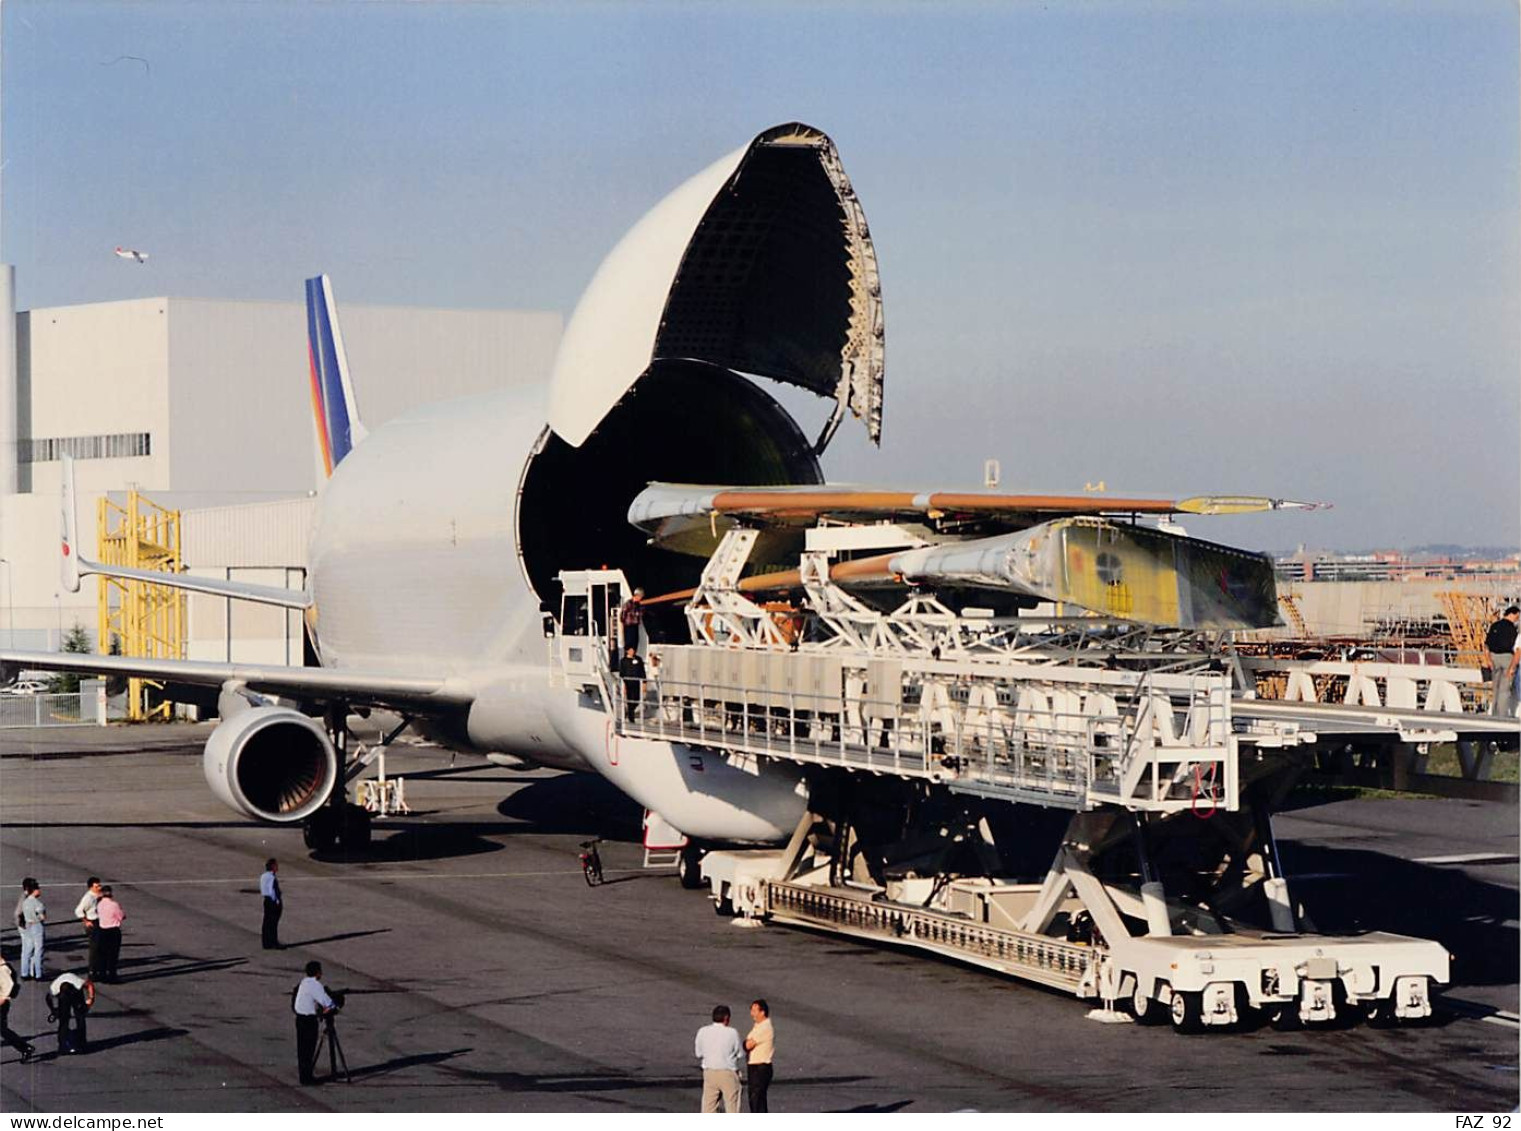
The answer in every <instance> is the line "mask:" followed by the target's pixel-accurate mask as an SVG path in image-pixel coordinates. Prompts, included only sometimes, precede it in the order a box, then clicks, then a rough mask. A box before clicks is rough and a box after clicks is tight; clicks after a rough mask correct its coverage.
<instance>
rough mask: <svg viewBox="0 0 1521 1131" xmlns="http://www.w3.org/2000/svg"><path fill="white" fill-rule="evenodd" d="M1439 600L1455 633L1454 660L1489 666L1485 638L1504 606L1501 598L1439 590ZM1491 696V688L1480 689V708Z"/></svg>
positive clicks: (1450, 627) (1458, 662) (1459, 662)
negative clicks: (1440, 591) (1441, 591)
mask: <svg viewBox="0 0 1521 1131" xmlns="http://www.w3.org/2000/svg"><path fill="white" fill-rule="evenodd" d="M1437 600H1439V601H1441V602H1442V611H1443V612H1445V613H1446V614H1447V631H1448V633H1449V634H1450V635H1451V636H1452V646H1453V650H1454V651H1455V652H1456V655H1455V656H1454V657H1453V660H1454V662H1455V663H1456V664H1457V665H1458V666H1459V667H1472V668H1482V667H1484V666H1485V665H1487V664H1488V663H1489V649H1488V648H1486V647H1485V646H1484V637H1485V636H1486V635H1487V634H1488V632H1489V626H1490V625H1491V624H1492V623H1493V622H1494V620H1495V618H1496V617H1497V616H1498V615H1499V613H1500V610H1501V609H1502V608H1503V607H1504V606H1503V604H1502V602H1501V600H1500V598H1499V597H1496V596H1491V595H1488V594H1484V593H1459V592H1457V591H1455V590H1454V591H1449V592H1445V593H1438V594H1437ZM1491 695H1492V692H1491V689H1490V688H1488V687H1484V688H1481V689H1479V698H1480V704H1479V705H1480V707H1483V706H1484V705H1485V704H1486V703H1487V702H1488V701H1489V699H1490V698H1491Z"/></svg>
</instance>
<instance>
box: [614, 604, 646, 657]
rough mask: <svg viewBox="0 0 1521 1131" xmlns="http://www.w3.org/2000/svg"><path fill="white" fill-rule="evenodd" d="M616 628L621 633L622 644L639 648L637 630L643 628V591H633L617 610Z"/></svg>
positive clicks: (636, 649) (635, 648)
mask: <svg viewBox="0 0 1521 1131" xmlns="http://www.w3.org/2000/svg"><path fill="white" fill-rule="evenodd" d="M618 627H619V628H620V629H621V630H622V632H623V643H624V644H625V645H628V644H632V645H633V646H634V650H635V651H638V650H639V648H640V640H639V630H640V629H641V628H643V627H644V590H643V589H637V588H636V589H635V590H634V593H633V595H632V596H631V597H629V599H628V600H627V601H625V602H623V604H622V605H621V606H620V607H619V609H618Z"/></svg>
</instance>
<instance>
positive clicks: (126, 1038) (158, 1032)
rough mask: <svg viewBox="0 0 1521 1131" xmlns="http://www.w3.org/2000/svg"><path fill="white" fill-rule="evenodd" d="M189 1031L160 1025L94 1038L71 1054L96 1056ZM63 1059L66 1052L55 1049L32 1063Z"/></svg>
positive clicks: (33, 1058)
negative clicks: (124, 1046)
mask: <svg viewBox="0 0 1521 1131" xmlns="http://www.w3.org/2000/svg"><path fill="white" fill-rule="evenodd" d="M189 1032H190V1030H189V1029H171V1028H169V1027H167V1026H160V1027H159V1028H157V1029H144V1030H142V1031H141V1032H138V1033H124V1034H122V1035H121V1036H119V1037H107V1038H106V1039H105V1040H92V1041H91V1042H90V1047H89V1048H88V1049H87V1050H86V1051H85V1052H82V1053H78V1054H73V1053H71V1054H69V1055H70V1056H74V1055H78V1056H80V1057H89V1056H96V1055H97V1054H99V1053H103V1052H110V1051H111V1050H112V1049H116V1048H121V1047H122V1046H123V1045H140V1044H143V1043H144V1042H147V1041H167V1040H169V1039H170V1038H171V1037H183V1036H185V1035H186V1034H187V1033H189ZM32 1039H33V1040H37V1039H38V1038H36V1037H34V1038H32ZM63 1059H65V1057H64V1054H62V1053H60V1052H59V1051H58V1050H57V1049H54V1050H53V1051H52V1052H45V1053H41V1054H39V1055H37V1056H34V1057H32V1059H31V1063H32V1064H39V1063H41V1062H43V1061H48V1060H63Z"/></svg>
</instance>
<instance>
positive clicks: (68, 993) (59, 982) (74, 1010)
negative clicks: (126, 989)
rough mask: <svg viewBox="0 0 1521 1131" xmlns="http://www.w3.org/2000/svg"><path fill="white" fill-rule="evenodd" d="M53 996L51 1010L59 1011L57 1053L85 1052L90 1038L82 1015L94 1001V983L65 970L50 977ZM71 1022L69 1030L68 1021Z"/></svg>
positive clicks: (88, 1046)
mask: <svg viewBox="0 0 1521 1131" xmlns="http://www.w3.org/2000/svg"><path fill="white" fill-rule="evenodd" d="M48 992H49V993H50V994H52V995H53V1001H54V1002H55V1003H56V1004H55V1005H54V1006H53V1009H54V1011H55V1012H56V1013H57V1014H58V1052H59V1055H62V1054H63V1053H66V1052H75V1053H78V1052H88V1051H89V1048H90V1043H89V1038H88V1036H87V1034H86V1032H85V1014H86V1013H88V1012H89V1010H90V1007H91V1006H92V1005H94V1004H95V983H94V982H92V981H90V979H88V978H81V977H80V976H79V975H78V974H71V973H69V972H68V971H64V972H63V973H62V974H60V975H58V977H56V978H54V979H53V984H52V985H51V986H49V987H48ZM71 1020H72V1021H73V1023H74V1024H73V1031H72V1032H70V1026H69V1022H70V1021H71Z"/></svg>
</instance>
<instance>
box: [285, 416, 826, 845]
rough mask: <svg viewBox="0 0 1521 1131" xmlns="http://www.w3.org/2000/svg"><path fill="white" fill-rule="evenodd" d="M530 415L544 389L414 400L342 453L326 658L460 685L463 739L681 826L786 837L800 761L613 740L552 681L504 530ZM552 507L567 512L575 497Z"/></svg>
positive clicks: (527, 452) (317, 618)
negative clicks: (760, 764)
mask: <svg viewBox="0 0 1521 1131" xmlns="http://www.w3.org/2000/svg"><path fill="white" fill-rule="evenodd" d="M544 428H545V425H544V393H543V391H542V390H539V389H509V390H503V391H500V392H495V393H489V394H485V395H482V396H476V397H470V398H465V399H461V400H455V401H447V402H442V403H439V404H435V405H430V406H427V407H426V408H423V409H420V410H417V411H415V412H412V413H410V414H408V415H406V416H404V417H401V418H399V419H396V420H394V421H391V422H390V423H388V424H386V425H385V426H384V427H382V428H379V429H377V430H376V431H375V432H374V433H373V434H371V435H370V436H369V438H368V439H367V440H366V441H365V443H364V444H362V445H360V446H359V447H357V448H355V449H354V451H353V452H352V453H351V454H350V455H349V457H348V458H347V459H345V460H344V461H343V463H342V464H341V465H340V466H339V467H338V468H337V469H336V470H335V472H334V474H333V477H332V479H331V480H330V481H329V483H328V486H327V489H326V491H325V493H324V495H323V498H322V500H321V503H320V505H319V510H318V515H317V521H316V524H315V528H314V531H313V535H312V543H311V553H310V562H311V577H310V587H311V592H312V596H313V606H312V609H311V612H310V614H309V623H310V626H311V628H312V631H313V636H314V639H315V640H316V642H317V647H318V650H319V653H320V656H321V659H322V664H323V666H324V667H327V668H333V669H338V670H341V669H343V668H345V667H348V668H354V669H364V670H367V671H371V672H396V673H397V674H416V673H420V672H427V673H430V674H438V675H444V676H449V677H454V678H455V679H457V680H462V681H464V682H465V683H466V684H467V685H468V686H469V687H470V688H471V689H472V690H473V692H474V695H475V698H474V702H473V704H472V705H471V707H470V709H469V713H468V718H467V719H466V720H465V726H464V735H463V737H464V738H465V739H466V741H468V743H469V744H470V745H472V746H474V747H475V748H477V749H480V750H483V751H496V752H501V753H506V754H514V755H518V756H520V757H523V758H526V759H529V760H531V761H533V762H538V763H541V764H544V765H548V766H555V767H560V768H563V769H571V770H587V769H590V770H595V771H597V772H599V773H601V774H603V776H605V777H607V778H608V779H609V780H610V781H612V782H613V783H614V784H615V785H617V786H618V787H619V788H620V789H622V790H623V791H624V792H626V793H628V794H629V795H630V796H632V797H633V798H634V799H635V800H636V801H638V802H639V803H640V804H642V805H643V806H644V807H645V808H647V809H652V810H655V811H657V812H659V813H660V814H661V815H662V816H663V817H665V818H666V819H667V820H668V821H669V822H670V823H671V824H673V825H675V826H676V827H677V828H679V829H681V830H682V831H683V832H685V833H687V834H688V835H689V836H693V837H701V838H705V839H715V840H743V841H773V840H777V839H781V838H784V837H786V836H788V835H790V833H791V832H792V829H793V827H794V826H795V825H796V823H797V821H798V819H799V818H800V817H801V816H802V813H803V809H804V800H805V791H804V789H803V787H802V786H801V784H800V780H799V777H798V775H797V774H796V772H794V771H792V770H791V769H789V768H786V767H782V766H769V767H767V768H766V769H765V770H764V771H760V770H757V768H755V767H753V766H750V767H745V768H738V767H735V766H731V765H729V763H728V762H727V761H725V760H723V759H721V758H719V757H717V756H715V755H713V754H712V753H711V752H708V753H706V754H700V753H697V754H694V752H692V751H690V750H687V749H686V748H682V747H678V746H676V745H674V744H671V743H663V742H652V741H647V740H634V739H618V738H617V737H616V736H614V735H612V734H611V729H612V728H611V725H610V719H609V716H608V715H607V713H606V712H605V711H604V710H603V709H602V707H601V705H600V703H597V702H594V701H592V700H591V699H589V698H588V697H586V696H584V695H583V694H582V692H581V691H580V690H579V689H578V688H575V687H569V686H555V685H554V682H553V681H552V679H551V663H552V662H553V661H552V656H551V649H550V646H549V642H548V641H546V639H545V635H544V624H543V611H542V609H541V605H540V600H541V598H540V595H539V594H537V593H535V592H534V591H533V588H532V586H531V584H530V582H529V580H528V575H527V572H526V570H525V567H524V564H523V562H522V560H521V557H520V554H519V530H518V522H519V514H518V510H519V507H518V503H519V498H520V486H521V484H522V482H523V479H524V475H525V473H526V471H527V469H528V466H529V464H530V462H531V460H532V459H533V456H534V454H535V452H536V449H537V447H538V445H539V444H540V442H541V437H542V436H543V434H544ZM563 503H564V506H565V508H567V510H568V511H569V512H570V513H571V514H574V512H575V508H576V507H577V500H576V499H575V498H566V499H564V501H563ZM560 564H561V566H562V567H563V568H588V567H592V566H595V565H597V564H599V563H595V562H564V563H560ZM631 580H632V581H637V579H631Z"/></svg>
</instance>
